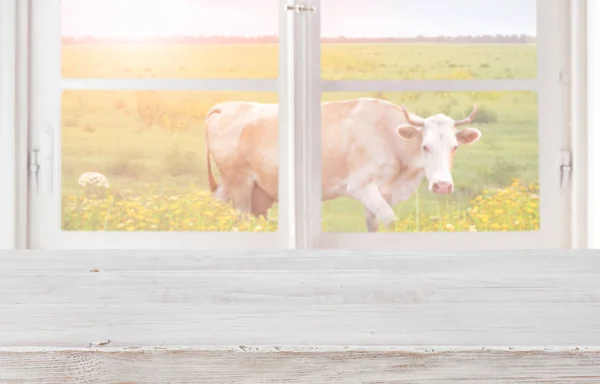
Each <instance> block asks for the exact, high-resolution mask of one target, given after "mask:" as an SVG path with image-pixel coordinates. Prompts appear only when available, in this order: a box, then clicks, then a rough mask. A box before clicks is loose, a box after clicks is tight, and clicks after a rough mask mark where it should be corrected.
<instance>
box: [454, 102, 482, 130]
mask: <svg viewBox="0 0 600 384" xmlns="http://www.w3.org/2000/svg"><path fill="white" fill-rule="evenodd" d="M476 114H477V103H475V105H474V106H473V110H472V111H471V113H470V114H469V116H467V117H465V118H464V119H462V120H456V121H455V122H454V125H455V126H457V127H458V126H459V125H465V124H469V123H471V122H472V121H473V119H474V118H475V115H476Z"/></svg>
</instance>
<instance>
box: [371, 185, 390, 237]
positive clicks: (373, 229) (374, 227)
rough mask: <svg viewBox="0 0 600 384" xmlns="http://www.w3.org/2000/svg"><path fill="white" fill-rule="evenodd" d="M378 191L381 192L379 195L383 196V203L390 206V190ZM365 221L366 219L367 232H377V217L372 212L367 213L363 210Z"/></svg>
mask: <svg viewBox="0 0 600 384" xmlns="http://www.w3.org/2000/svg"><path fill="white" fill-rule="evenodd" d="M380 191H381V195H382V196H383V198H384V199H385V201H387V203H388V204H389V205H390V206H391V205H392V192H391V190H390V189H387V190H380ZM365 219H366V223H367V230H368V231H369V232H377V230H378V229H379V223H378V222H377V217H376V216H375V215H374V214H373V212H371V211H369V210H368V209H367V208H365Z"/></svg>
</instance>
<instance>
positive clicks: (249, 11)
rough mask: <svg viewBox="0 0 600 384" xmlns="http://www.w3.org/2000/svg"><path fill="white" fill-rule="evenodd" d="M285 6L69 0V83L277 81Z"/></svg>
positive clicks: (239, 1)
mask: <svg viewBox="0 0 600 384" xmlns="http://www.w3.org/2000/svg"><path fill="white" fill-rule="evenodd" d="M278 9H279V8H278V0H255V1H252V2H248V1H243V0H222V1H212V0H168V1H167V0H160V1H151V2H150V1H145V0H62V47H63V48H62V75H63V77H68V78H136V77H143V78H253V79H254V78H277V76H278V45H279V37H278V32H279V15H278Z"/></svg>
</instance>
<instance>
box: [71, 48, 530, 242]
mask: <svg viewBox="0 0 600 384" xmlns="http://www.w3.org/2000/svg"><path fill="white" fill-rule="evenodd" d="M535 67H536V58H535V47H534V46H530V45H466V44H465V45H427V44H421V45H419V44H403V45H400V44H362V45H361V44H333V45H326V46H324V48H323V77H324V78H327V79H423V78H427V79H440V78H442V79H462V78H480V79H482V78H483V79H492V78H527V77H533V76H535V73H536V72H535ZM276 71H277V47H276V46H275V45H267V44H265V45H240V46H210V45H199V46H191V45H190V46H187V45H173V46H169V45H165V46H134V47H131V46H114V47H113V46H66V47H65V53H64V64H63V74H64V75H65V76H70V77H179V78H184V77H185V78H193V77H212V78H223V77H230V78H232V77H238V78H267V77H275V76H276ZM362 96H369V97H378V98H383V99H387V100H390V101H392V102H394V103H398V104H400V103H403V104H405V105H406V106H407V107H408V108H409V109H410V110H412V111H414V112H416V113H418V114H421V115H424V116H426V115H431V114H435V113H439V112H443V113H445V114H448V115H449V116H451V117H454V118H462V117H464V116H465V115H466V114H467V113H468V112H469V111H470V109H471V108H472V106H473V103H474V102H475V101H477V102H478V103H479V105H480V108H481V110H482V112H481V113H480V115H479V118H480V119H481V121H477V120H476V121H475V122H474V123H473V124H472V126H474V127H476V128H478V129H480V130H481V131H482V133H483V137H482V139H481V140H480V141H479V142H477V143H476V144H474V145H472V146H467V147H462V148H460V149H459V151H458V153H457V155H456V160H455V165H454V171H453V176H454V180H455V184H456V189H457V192H456V193H455V194H454V195H452V196H449V197H438V196H435V195H433V194H431V193H429V192H427V190H426V184H425V183H423V184H422V186H421V190H420V192H419V211H420V212H421V213H423V212H424V213H426V214H427V215H430V216H439V215H440V214H442V213H443V211H444V210H447V209H454V210H463V209H465V208H466V206H467V203H468V201H469V200H470V199H472V198H473V197H475V196H476V195H478V194H480V193H481V192H482V191H484V190H486V189H494V188H502V187H505V186H506V185H508V184H510V183H511V181H512V179H513V178H519V179H521V180H523V181H525V182H528V183H537V182H538V139H537V103H536V98H537V95H536V94H535V93H534V92H478V93H472V92H427V93H410V92H409V93H368V94H365V93H329V94H324V95H323V101H330V100H342V99H348V98H354V97H362ZM226 100H251V101H259V102H276V101H277V96H276V95H275V94H273V93H249V92H187V91H186V92H172V91H165V92H134V91H69V92H65V93H64V95H63V127H62V173H63V174H62V176H63V177H62V187H63V195H64V196H65V197H66V196H72V195H76V194H77V193H78V185H77V178H78V177H79V175H80V174H81V173H83V172H86V171H98V172H102V173H104V174H106V175H107V177H108V178H109V181H110V182H111V185H113V186H115V187H116V188H117V189H120V190H131V193H133V194H135V193H136V192H139V191H141V190H142V189H143V187H144V186H145V185H147V184H158V185H160V186H162V188H165V189H166V188H177V189H180V190H182V191H188V190H190V189H206V188H207V182H206V164H205V159H204V139H203V116H204V114H205V113H206V111H207V110H208V109H209V108H210V107H211V106H212V105H214V104H215V103H217V102H222V101H226ZM140 193H141V192H140ZM395 209H396V211H397V212H398V216H399V217H400V218H402V217H404V216H407V215H408V214H410V213H414V212H415V210H416V197H413V198H411V199H410V200H408V201H406V202H404V203H401V204H398V205H397V206H396V207H395ZM323 216H324V219H325V220H324V221H325V226H326V228H327V230H329V231H361V232H362V231H365V224H364V209H363V207H362V205H361V204H360V203H358V202H356V201H353V200H350V199H336V200H334V201H331V202H327V203H325V204H324V205H323Z"/></svg>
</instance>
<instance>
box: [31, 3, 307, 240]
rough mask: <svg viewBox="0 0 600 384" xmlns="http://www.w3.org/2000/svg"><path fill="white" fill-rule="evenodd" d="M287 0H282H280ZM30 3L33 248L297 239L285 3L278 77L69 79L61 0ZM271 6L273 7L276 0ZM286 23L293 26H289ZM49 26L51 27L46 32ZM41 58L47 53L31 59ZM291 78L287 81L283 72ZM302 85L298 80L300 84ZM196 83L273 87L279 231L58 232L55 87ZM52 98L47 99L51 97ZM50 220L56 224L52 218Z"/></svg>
mask: <svg viewBox="0 0 600 384" xmlns="http://www.w3.org/2000/svg"><path fill="white" fill-rule="evenodd" d="M284 1H287V0H284ZM284 1H280V3H281V4H280V5H283V2H284ZM34 4H35V6H34V7H32V8H31V10H30V11H31V35H32V39H31V52H32V57H33V58H34V59H33V60H32V71H31V79H32V83H34V84H36V92H35V93H34V94H32V99H31V100H32V106H31V114H30V115H31V129H30V135H31V137H30V142H31V146H32V149H33V148H35V149H37V150H39V151H40V157H41V159H40V160H41V161H40V163H41V172H40V176H39V180H40V183H39V186H35V185H32V187H33V188H32V193H31V203H30V207H31V210H30V212H31V215H30V218H31V219H30V220H31V224H30V232H29V233H30V238H29V244H30V246H31V248H39V247H42V248H50V249H55V248H58V249H64V248H69V249H93V248H98V249H102V248H105V247H106V245H107V244H110V246H111V247H113V248H118V249H123V248H125V249H131V248H133V249H157V248H161V249H173V248H179V249H215V248H219V249H222V248H227V249H239V250H243V249H266V248H269V249H286V248H294V247H295V245H296V229H295V225H294V224H295V223H296V222H297V220H295V218H294V217H295V214H296V213H297V212H298V210H297V209H295V207H294V205H293V202H294V201H295V199H294V193H295V189H294V185H297V184H298V183H297V182H296V181H295V179H296V176H297V174H298V173H300V171H299V170H298V169H295V167H292V166H291V164H293V162H294V161H295V160H294V155H295V153H297V151H296V150H295V146H296V145H297V144H295V142H294V140H293V137H294V135H293V134H292V132H291V131H290V128H289V127H293V126H294V120H293V119H298V118H299V116H296V115H295V114H294V111H293V110H291V109H290V110H288V106H289V105H293V104H292V103H291V102H290V103H289V104H288V100H293V98H294V97H295V95H294V94H293V93H292V89H291V88H290V87H289V86H288V85H289V84H290V83H291V82H294V83H297V82H298V81H299V80H300V79H301V77H300V76H294V72H293V69H294V65H295V63H294V62H295V58H294V56H293V50H292V49H293V47H294V46H295V44H297V43H298V42H299V41H300V40H299V39H300V37H301V36H299V35H298V34H296V33H294V31H295V29H296V23H297V20H296V19H295V18H294V15H293V13H291V12H289V11H287V10H286V9H285V7H284V6H281V7H279V9H280V13H279V38H280V41H281V43H280V46H281V49H280V50H279V51H280V54H279V66H280V73H279V79H133V78H131V79H79V78H78V79H72V78H62V73H61V42H60V13H61V7H60V0H44V1H38V2H36V3H34ZM273 6H274V7H275V6H277V4H276V3H273ZM288 23H289V24H290V28H288V27H287V25H288ZM50 31H53V32H52V33H48V32H50ZM35 57H44V58H45V59H44V60H35ZM290 76H293V78H290V80H291V82H288V78H289V77H290ZM298 88H300V87H298ZM143 89H150V90H177V91H178V90H194V91H211V90H215V91H257V92H277V93H278V95H279V103H280V106H282V108H281V110H280V111H281V113H280V114H279V118H280V126H281V127H283V128H282V129H281V130H280V132H279V151H280V177H279V191H280V194H279V196H280V199H279V207H280V209H279V218H278V219H279V220H278V231H276V232H268V233H252V232H130V233H125V232H84V231H72V232H71V231H62V230H61V229H60V228H59V226H58V225H56V224H57V223H59V222H60V217H61V204H60V186H59V185H58V180H60V177H61V167H60V165H59V163H60V159H61V146H60V134H61V132H60V131H61V130H60V126H61V122H60V113H61V99H60V94H61V93H62V91H65V90H143ZM48 101H50V102H48ZM48 223H56V224H55V225H49V224H48Z"/></svg>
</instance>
